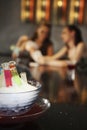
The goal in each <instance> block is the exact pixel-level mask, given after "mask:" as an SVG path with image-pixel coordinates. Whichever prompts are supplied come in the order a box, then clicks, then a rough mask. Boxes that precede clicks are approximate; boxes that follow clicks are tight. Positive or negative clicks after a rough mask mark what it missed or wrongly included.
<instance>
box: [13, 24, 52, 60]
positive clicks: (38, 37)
mask: <svg viewBox="0 0 87 130" xmlns="http://www.w3.org/2000/svg"><path fill="white" fill-rule="evenodd" d="M50 34H51V25H50V24H48V23H46V22H43V23H41V24H40V25H39V26H38V28H37V29H36V31H35V33H34V35H33V36H32V37H31V38H30V39H29V38H28V37H27V36H22V37H20V38H19V40H18V42H17V44H16V49H14V51H13V54H12V57H13V58H14V59H15V58H17V57H19V55H20V53H21V52H24V51H27V52H28V54H29V57H30V59H32V60H35V57H34V55H37V53H35V54H34V52H36V50H40V51H39V53H41V54H42V55H43V56H46V55H47V56H51V55H52V54H53V44H52V42H51V40H50ZM31 52H33V53H31ZM32 54H33V55H32ZM36 61H37V60H36Z"/></svg>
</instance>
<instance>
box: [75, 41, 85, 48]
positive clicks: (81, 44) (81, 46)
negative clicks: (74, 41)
mask: <svg viewBox="0 0 87 130" xmlns="http://www.w3.org/2000/svg"><path fill="white" fill-rule="evenodd" d="M77 48H82V49H85V48H86V45H85V43H84V42H80V43H79V44H78V45H77Z"/></svg>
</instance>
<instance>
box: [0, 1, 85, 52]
mask: <svg viewBox="0 0 87 130" xmlns="http://www.w3.org/2000/svg"><path fill="white" fill-rule="evenodd" d="M20 11H21V0H0V52H9V46H10V45H11V44H14V43H16V41H17V39H18V38H19V37H20V36H21V35H24V34H27V35H29V36H31V35H32V34H33V32H34V30H35V28H36V25H35V24H33V23H31V24H28V23H22V22H21V20H20ZM61 29H62V27H59V26H53V27H52V41H53V42H54V47H55V51H57V50H58V49H59V48H60V47H61V46H62V42H61V39H60V32H61ZM81 29H82V33H83V37H84V40H85V42H87V36H86V35H87V27H85V26H83V27H81Z"/></svg>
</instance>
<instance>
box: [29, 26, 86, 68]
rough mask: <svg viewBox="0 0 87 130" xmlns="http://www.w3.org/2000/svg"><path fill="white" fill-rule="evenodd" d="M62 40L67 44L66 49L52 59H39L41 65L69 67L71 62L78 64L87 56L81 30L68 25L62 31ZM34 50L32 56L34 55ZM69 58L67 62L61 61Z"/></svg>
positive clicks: (40, 57)
mask: <svg viewBox="0 0 87 130" xmlns="http://www.w3.org/2000/svg"><path fill="white" fill-rule="evenodd" d="M61 37H62V40H63V42H64V43H65V45H64V47H63V48H62V49H61V50H60V51H59V52H58V53H56V54H55V55H53V56H51V57H44V56H40V54H39V57H38V60H37V62H38V63H39V64H47V65H53V66H67V64H68V63H69V62H73V63H77V62H78V61H79V60H80V59H81V58H82V57H84V56H85V52H86V46H85V44H84V42H83V39H82V35H81V31H80V29H79V28H78V27H77V26H75V25H67V26H65V27H64V29H63V31H62V35H61ZM33 51H34V50H33V49H32V50H31V54H33ZM65 55H66V56H67V58H66V59H65V60H59V59H60V58H61V57H63V56H65Z"/></svg>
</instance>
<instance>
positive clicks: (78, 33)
mask: <svg viewBox="0 0 87 130" xmlns="http://www.w3.org/2000/svg"><path fill="white" fill-rule="evenodd" d="M66 27H67V28H68V29H69V30H70V31H75V45H76V46H77V45H78V44H79V43H80V42H83V39H82V33H81V30H80V29H79V28H78V27H77V26H76V25H67V26H66Z"/></svg>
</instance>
